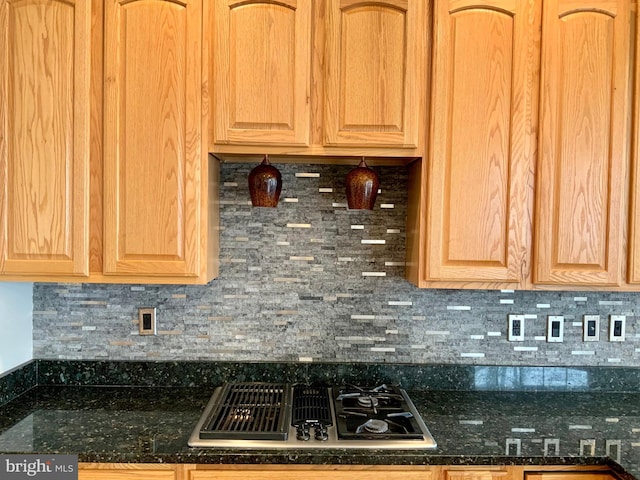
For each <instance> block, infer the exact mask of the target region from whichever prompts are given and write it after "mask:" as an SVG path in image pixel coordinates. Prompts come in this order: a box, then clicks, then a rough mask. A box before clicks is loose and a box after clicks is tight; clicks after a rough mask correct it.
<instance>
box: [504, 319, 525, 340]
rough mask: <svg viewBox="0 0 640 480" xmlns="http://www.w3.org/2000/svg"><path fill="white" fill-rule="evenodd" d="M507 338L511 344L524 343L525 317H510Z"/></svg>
mask: <svg viewBox="0 0 640 480" xmlns="http://www.w3.org/2000/svg"><path fill="white" fill-rule="evenodd" d="M507 338H508V340H509V341H510V342H524V315H509V333H508V335H507Z"/></svg>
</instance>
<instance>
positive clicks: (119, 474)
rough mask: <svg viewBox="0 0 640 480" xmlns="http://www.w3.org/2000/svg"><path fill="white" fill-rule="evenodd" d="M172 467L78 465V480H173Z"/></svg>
mask: <svg viewBox="0 0 640 480" xmlns="http://www.w3.org/2000/svg"><path fill="white" fill-rule="evenodd" d="M175 478H176V471H175V468H174V467H173V466H170V465H166V466H164V468H158V467H156V466H152V465H144V464H137V463H123V464H103V465H100V466H87V467H84V466H82V465H80V467H79V468H78V480H175Z"/></svg>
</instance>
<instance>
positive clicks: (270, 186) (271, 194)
mask: <svg viewBox="0 0 640 480" xmlns="http://www.w3.org/2000/svg"><path fill="white" fill-rule="evenodd" d="M281 190H282V175H280V171H279V170H278V169H277V168H276V167H274V166H273V165H271V164H270V163H269V156H268V155H265V157H264V160H262V163H261V164H260V165H258V166H257V167H255V168H254V169H253V170H251V172H249V194H250V195H251V204H252V205H253V206H254V207H273V208H275V207H277V206H278V199H279V198H280V191H281Z"/></svg>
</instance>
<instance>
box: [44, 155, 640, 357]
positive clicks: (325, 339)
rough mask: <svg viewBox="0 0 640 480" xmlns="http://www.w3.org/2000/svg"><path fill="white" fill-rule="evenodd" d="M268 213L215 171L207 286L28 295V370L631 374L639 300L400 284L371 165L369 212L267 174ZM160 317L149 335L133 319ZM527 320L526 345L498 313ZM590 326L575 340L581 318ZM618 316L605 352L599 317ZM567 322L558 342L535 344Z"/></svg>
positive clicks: (384, 192)
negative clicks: (272, 189)
mask: <svg viewBox="0 0 640 480" xmlns="http://www.w3.org/2000/svg"><path fill="white" fill-rule="evenodd" d="M276 166H277V167H278V168H279V169H280V171H281V172H282V177H283V190H282V195H281V198H280V204H279V205H278V207H277V208H275V209H269V208H252V207H251V204H250V201H249V195H248V188H247V175H248V173H249V171H250V169H251V168H252V167H253V165H251V164H234V163H224V164H222V165H221V192H220V209H221V212H220V213H221V269H220V276H219V277H218V278H217V279H216V280H214V281H212V282H211V283H210V284H208V285H205V286H180V285H164V286H149V285H145V286H142V285H103V284H99V285H95V284H79V285H76V284H41V283H40V284H35V285H34V292H33V302H34V312H33V330H34V357H35V358H38V359H82V360H94V359H108V360H138V359H139V360H212V361H214V360H215V361H285V362H315V361H318V362H376V363H417V364H434V363H438V364H482V365H540V366H549V365H557V366H601V365H607V366H640V327H639V326H638V322H637V321H636V317H635V312H636V310H637V309H638V308H639V307H640V294H636V293H626V292H615V293H602V292H525V291H484V290H482V291H480V290H421V289H418V288H416V287H414V286H413V285H411V284H410V283H408V282H407V281H406V280H405V279H404V276H403V272H404V252H405V247H404V245H405V219H406V204H407V194H406V190H407V171H406V170H405V169H403V168H397V167H393V168H392V167H377V168H376V171H377V172H378V174H379V175H380V180H381V192H380V194H379V196H378V200H377V202H376V208H375V210H374V211H349V210H347V208H346V200H345V198H344V183H343V182H344V177H345V175H346V174H347V172H348V171H349V167H344V166H326V165H300V164H284V165H276ZM147 306H152V307H156V308H157V315H158V331H157V335H155V336H140V335H138V323H137V322H138V315H137V309H138V308H139V307H147ZM509 313H518V314H524V315H526V319H525V330H524V341H522V342H509V341H508V339H507V315H508V314H509ZM585 314H597V315H600V318H601V320H600V340H599V341H598V342H583V340H582V317H583V315H585ZM612 314H621V315H626V316H627V318H626V325H625V341H624V342H609V315H612ZM549 315H564V341H563V342H562V343H548V342H547V341H546V333H547V317H548V316H549Z"/></svg>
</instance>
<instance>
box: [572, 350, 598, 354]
mask: <svg viewBox="0 0 640 480" xmlns="http://www.w3.org/2000/svg"><path fill="white" fill-rule="evenodd" d="M595 354H596V352H594V351H593V350H571V355H595Z"/></svg>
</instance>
